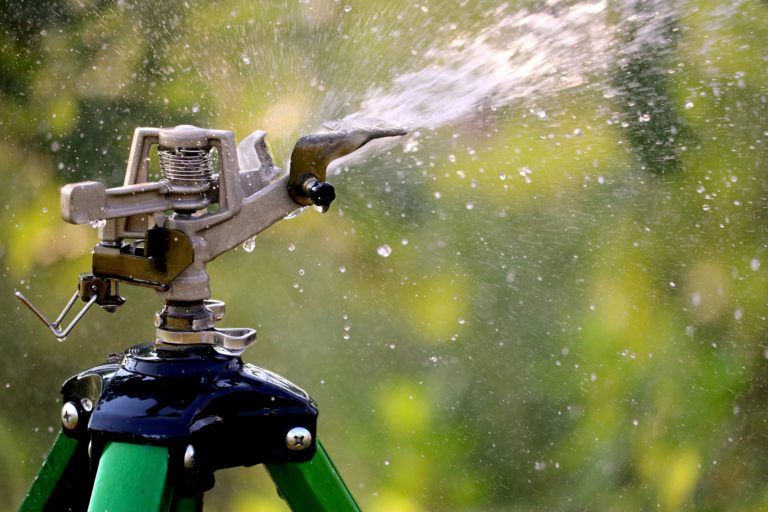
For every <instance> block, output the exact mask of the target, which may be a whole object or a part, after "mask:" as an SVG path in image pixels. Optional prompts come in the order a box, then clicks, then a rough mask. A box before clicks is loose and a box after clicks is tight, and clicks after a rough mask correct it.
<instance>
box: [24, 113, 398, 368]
mask: <svg viewBox="0 0 768 512" xmlns="http://www.w3.org/2000/svg"><path fill="white" fill-rule="evenodd" d="M404 134H405V131H404V130H400V129H364V128H361V129H354V130H349V131H334V132H327V133H320V134H317V135H307V136H305V137H302V138H300V139H299V140H298V142H297V143H296V146H295V147H294V149H293V153H292V155H291V169H290V172H289V173H284V172H283V171H282V170H281V169H280V168H279V167H277V166H276V165H275V164H274V162H273V159H272V156H271V155H270V153H269V149H268V147H267V144H266V142H265V141H264V137H265V135H266V134H265V133H264V132H262V131H257V132H254V133H252V134H251V135H250V136H248V137H246V138H245V139H244V140H243V141H242V142H241V143H240V145H239V146H237V147H236V146H235V137H234V134H233V133H232V132H229V131H222V130H210V129H206V128H198V127H196V126H191V125H181V126H177V127H175V128H162V129H161V128H138V129H136V131H135V132H134V138H133V143H132V146H131V153H130V156H129V158H128V168H127V170H126V176H125V184H124V185H123V186H122V187H116V188H110V189H107V188H106V187H105V186H104V185H103V184H101V183H99V182H96V181H87V182H82V183H74V184H69V185H65V186H64V187H63V188H62V190H61V211H62V216H63V217H64V220H66V221H67V222H71V223H73V224H85V223H99V224H100V225H101V227H100V228H99V239H100V242H99V244H98V245H97V246H96V247H94V249H93V264H92V272H91V273H85V274H81V275H80V279H79V286H78V291H77V292H76V293H75V295H74V296H73V297H72V299H71V300H70V301H69V303H68V304H67V307H66V308H65V309H64V311H63V312H62V314H61V315H59V317H58V318H57V319H56V320H55V321H53V322H51V321H49V320H48V319H47V318H46V317H45V316H44V315H43V314H42V313H41V312H40V311H39V310H38V309H37V308H35V307H34V306H33V305H32V304H31V303H30V302H29V301H28V300H27V299H26V298H25V297H24V296H23V295H22V294H21V293H19V292H17V293H16V296H17V297H18V298H19V299H20V300H21V301H22V302H24V303H25V304H26V305H27V306H28V307H29V308H30V309H31V310H32V311H33V312H34V313H35V314H36V315H37V316H38V317H39V318H40V319H41V320H42V321H43V322H44V323H45V324H46V325H47V326H48V327H49V329H50V330H51V331H52V332H53V333H54V335H56V337H57V338H60V339H63V338H64V337H65V336H66V335H67V334H68V333H69V332H70V330H71V329H72V327H73V326H74V325H75V323H77V321H78V320H80V318H82V316H83V315H84V314H85V311H86V310H87V309H88V308H90V307H91V306H92V305H93V304H97V305H99V306H101V307H102V308H104V309H106V310H107V311H114V310H115V309H117V308H118V307H119V306H121V305H122V304H123V302H124V299H123V298H122V297H120V295H119V290H118V283H121V282H122V283H127V284H131V285H138V286H145V287H149V288H154V289H155V290H156V291H157V292H158V293H159V294H160V295H161V297H162V298H163V299H164V301H165V305H164V307H163V309H162V310H161V311H160V312H158V313H157V315H156V318H155V326H156V328H157V330H156V331H155V332H156V342H157V344H158V345H161V346H165V347H166V348H168V347H170V346H176V347H177V348H179V347H183V346H191V345H212V346H213V347H214V348H215V349H216V350H217V351H219V352H222V353H225V354H232V355H238V354H240V353H242V352H243V351H244V350H245V349H246V348H247V347H248V346H249V345H250V344H251V343H253V341H254V340H255V339H256V331H254V330H253V329H221V328H216V327H215V326H214V323H215V322H218V321H219V320H221V319H222V317H223V316H224V303H223V302H220V301H212V300H210V298H211V291H210V278H209V276H208V273H207V271H206V264H207V263H208V262H209V261H212V260H213V259H215V258H216V257H217V256H219V255H221V254H223V253H225V252H227V251H229V250H232V249H234V248H236V247H238V246H239V245H240V244H242V243H243V242H245V241H246V240H249V239H251V238H253V237H254V236H255V235H257V234H258V233H260V232H261V231H263V230H265V229H267V228H268V227H269V226H271V225H272V224H274V223H275V222H277V221H279V220H281V219H283V218H285V217H286V216H288V215H289V214H291V213H293V212H294V211H295V210H296V209H297V208H298V207H300V206H308V205H316V206H318V207H320V208H321V209H322V210H323V211H325V210H327V209H328V207H329V206H330V204H331V202H332V201H333V200H334V199H335V197H336V192H335V190H334V188H333V186H332V185H331V184H329V183H327V182H326V181H325V179H326V171H327V167H328V165H329V164H330V163H331V162H332V161H333V160H335V159H337V158H341V157H343V156H345V155H348V154H350V153H352V152H353V151H355V150H357V149H358V148H360V147H362V146H363V145H365V144H366V143H367V142H368V141H371V140H373V139H378V138H381V137H392V136H397V135H404ZM152 146H157V153H158V157H159V160H160V169H161V174H162V178H161V179H160V180H158V181H155V182H153V181H150V180H149V154H150V148H151V147H152ZM214 152H216V153H217V156H218V158H214V156H213V153H214ZM217 163H218V165H217ZM216 167H218V168H216ZM78 298H80V300H82V301H83V302H85V303H86V306H85V307H84V308H83V309H82V310H81V312H80V313H78V315H77V316H76V317H75V319H74V320H73V321H72V322H71V323H70V324H69V326H67V327H62V323H63V320H64V317H65V316H66V314H67V312H68V311H69V310H70V309H71V308H72V306H73V305H74V303H75V302H76V301H77V299H78Z"/></svg>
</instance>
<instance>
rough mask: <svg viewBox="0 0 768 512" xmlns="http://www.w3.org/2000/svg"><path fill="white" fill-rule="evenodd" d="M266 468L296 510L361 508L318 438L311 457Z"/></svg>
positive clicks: (353, 511)
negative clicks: (315, 450) (314, 452)
mask: <svg viewBox="0 0 768 512" xmlns="http://www.w3.org/2000/svg"><path fill="white" fill-rule="evenodd" d="M267 471H269V474H270V476H271V477H272V480H273V481H274V482H275V485H276V486H277V489H278V490H279V491H280V494H281V496H282V497H283V498H285V501H287V502H288V505H289V506H290V507H291V510H293V511H295V512H315V511H318V512H359V511H360V507H358V506H357V503H355V499H354V498H353V497H352V494H351V493H350V492H349V489H347V486H346V485H344V481H343V480H342V479H341V476H340V475H339V472H338V471H337V470H336V467H335V466H334V465H333V462H331V459H330V457H328V453H327V452H326V451H325V448H323V445H322V444H320V441H318V442H317V453H316V454H315V456H314V457H313V458H312V460H311V461H309V462H302V463H286V464H267Z"/></svg>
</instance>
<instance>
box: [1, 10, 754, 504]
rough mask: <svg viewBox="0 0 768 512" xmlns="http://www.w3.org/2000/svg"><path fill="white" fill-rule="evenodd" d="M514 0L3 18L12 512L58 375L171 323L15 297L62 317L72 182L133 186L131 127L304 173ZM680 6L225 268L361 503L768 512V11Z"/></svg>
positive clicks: (341, 185)
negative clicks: (449, 47)
mask: <svg viewBox="0 0 768 512" xmlns="http://www.w3.org/2000/svg"><path fill="white" fill-rule="evenodd" d="M519 3H520V4H521V5H520V7H521V8H523V7H526V6H527V7H532V8H544V7H542V6H541V5H539V4H541V2H539V3H537V2H519ZM609 4H610V5H611V6H614V5H616V4H620V5H624V6H626V5H635V6H637V9H639V10H640V11H642V10H643V9H648V8H652V7H653V6H654V5H657V3H654V2H649V1H643V0H638V1H634V0H633V1H632V2H630V1H627V2H615V3H611V2H609ZM182 5H183V6H182ZM494 5H495V2H490V1H482V0H477V1H476V2H463V3H462V6H461V8H456V6H455V5H454V3H453V2H449V1H447V0H445V1H439V0H432V1H430V2H426V1H422V2H420V3H417V4H413V3H412V2H406V1H404V0H391V1H388V2H375V1H372V0H359V1H352V0H350V1H342V2H336V1H333V0H322V1H321V0H312V1H309V0H306V1H301V2H293V1H291V2H288V1H268V2H246V1H238V2H202V1H201V2H196V1H192V0H188V1H187V2H184V3H183V4H179V3H172V2H169V3H167V5H163V4H162V3H158V2H149V1H143V2H126V1H118V2H117V3H109V2H98V1H95V2H87V1H85V0H70V1H46V2H21V1H11V2H8V1H3V2H0V155H2V158H0V176H2V181H3V186H2V187H0V205H2V212H3V215H2V218H1V219H0V260H2V271H3V279H2V280H0V304H2V306H3V309H4V310H5V311H6V315H5V321H4V324H3V328H2V330H1V332H0V355H1V356H2V357H1V358H0V397H2V399H0V446H2V450H0V474H3V475H4V478H3V479H0V508H2V509H4V510H5V509H11V508H13V507H16V506H17V504H18V503H19V502H20V501H21V499H22V497H23V495H24V492H25V489H26V487H27V486H28V484H29V482H31V480H32V478H33V476H34V474H35V472H36V470H37V469H38V467H39V465H40V463H41V461H42V459H43V457H44V456H45V453H46V451H47V449H48V447H49V445H50V443H51V441H52V440H53V437H54V434H55V430H57V429H58V423H57V422H58V419H57V418H58V412H59V404H58V401H59V395H58V386H59V385H60V383H61V382H62V381H63V380H64V379H65V378H67V377H68V376H69V375H71V374H73V373H75V372H77V371H79V370H81V369H85V368H88V367H90V366H92V365H94V364H97V363H99V362H101V361H102V360H103V359H104V357H105V356H106V355H107V354H108V353H110V352H115V351H119V350H122V349H124V348H125V347H127V346H129V345H132V344H134V343H138V342H143V341H146V340H148V339H151V336H152V334H153V327H152V314H153V312H154V311H155V310H156V309H157V308H158V307H159V300H157V299H154V300H150V299H149V298H150V297H152V293H151V292H150V291H148V290H144V289H127V290H125V291H126V295H127V297H128V303H127V305H126V306H125V307H124V308H122V310H121V311H120V312H119V313H117V314H116V315H114V316H110V315H108V314H107V313H104V312H102V311H97V312H95V313H92V314H90V315H89V317H87V318H86V320H85V321H84V322H83V324H82V325H81V326H79V327H78V328H77V330H76V331H75V332H74V333H73V334H72V335H71V336H70V339H69V340H68V341H67V342H66V343H63V344H58V343H56V342H55V341H54V340H53V338H52V337H51V336H50V334H49V333H47V332H46V331H45V330H44V328H43V327H42V326H41V325H40V324H39V323H38V322H37V320H36V319H34V318H33V317H32V315H30V314H29V312H27V311H25V310H22V309H20V308H19V306H18V304H17V303H16V302H15V301H14V299H13V297H12V292H13V290H14V289H22V290H24V292H25V293H27V294H28V295H29V296H30V298H31V299H32V300H33V301H34V302H36V303H37V304H38V305H39V306H40V307H42V309H43V310H44V311H46V312H53V311H55V310H56V309H57V308H59V307H61V306H62V305H63V303H64V302H65V299H66V298H67V297H68V296H69V294H70V293H71V292H72V289H73V288H74V286H75V283H76V276H77V273H78V272H80V271H85V270H87V269H88V265H89V251H90V249H91V247H92V245H93V244H94V243H95V241H96V236H95V232H93V231H92V230H91V229H90V228H88V227H87V226H86V227H83V226H70V225H66V224H64V223H63V222H62V221H61V220H60V218H59V214H58V187H60V186H61V185H62V184H64V183H67V182H71V181H76V180H83V179H97V180H101V181H104V182H106V183H108V184H110V185H113V186H114V185H116V184H119V183H120V182H121V180H122V175H123V172H124V165H125V161H126V158H127V155H128V146H129V142H130V138H131V133H132V130H133V128H135V127H137V126H151V125H173V124H178V123H194V124H197V125H203V126H211V127H215V128H222V129H233V130H235V132H236V135H237V136H238V138H242V137H244V136H246V135H247V134H248V133H250V132H251V131H253V130H255V129H259V128H261V129H264V130H266V131H267V132H268V133H269V140H270V142H271V144H272V147H273V150H274V152H275V155H276V159H277V161H278V162H279V163H284V161H285V158H286V156H287V155H288V154H289V151H290V148H291V147H292V144H293V142H294V141H295V139H296V138H297V136H299V135H300V134H304V133H308V132H310V131H312V130H317V129H318V128H319V127H320V125H321V124H322V123H323V122H324V121H328V120H332V119H338V118H341V117H343V116H344V115H347V114H351V113H353V112H355V110H356V108H357V107H358V105H359V100H360V98H361V97H362V95H363V94H364V93H365V91H367V90H369V89H371V88H372V87H377V86H378V87H386V84H388V83H389V82H390V81H391V80H392V78H393V77H394V76H396V75H397V74H398V73H399V72H401V71H402V70H405V69H418V66H419V63H420V58H421V57H420V56H421V55H422V54H423V52H424V50H425V49H426V48H428V47H429V46H430V45H431V44H439V43H440V41H441V39H440V38H441V37H447V36H445V35H443V34H442V32H441V30H440V29H441V27H445V26H449V25H451V24H455V25H456V26H458V27H461V28H464V27H466V30H467V31H468V33H470V34H471V33H472V30H477V29H478V27H482V26H484V24H486V23H489V22H490V21H489V16H488V12H489V9H492V8H494ZM672 5H675V6H676V7H675V9H674V10H673V11H672V12H673V13H674V16H673V17H672V19H670V20H669V21H668V24H667V25H666V26H667V28H668V31H667V32H666V33H665V34H664V37H661V38H659V39H658V40H657V44H655V45H647V46H644V47H641V48H639V49H637V48H636V49H635V50H634V51H633V53H631V54H627V55H625V56H624V57H623V58H622V59H620V60H619V61H618V63H617V64H616V65H615V66H614V67H613V68H612V69H608V70H604V71H601V72H600V74H598V75H596V76H595V77H593V82H591V83H590V84H587V85H588V86H585V87H581V88H576V89H572V90H564V91H562V92H561V93H559V94H557V95H550V96H545V97H540V98H535V99H531V102H530V103H528V102H525V101H524V102H521V104H517V105H507V106H505V107H500V108H495V107H494V108H493V109H490V108H488V109H480V110H479V111H478V112H477V113H476V115H474V116H472V117H471V118H469V119H463V120H462V121H461V122H460V123H456V124H455V125H453V126H444V127H442V128H439V129H436V130H421V131H420V134H419V135H420V138H419V149H418V151H410V150H409V151H406V149H404V148H405V146H403V147H400V146H396V147H390V148H388V149H386V148H385V149H384V150H383V152H382V153H380V154H378V155H376V156H373V157H372V158H370V159H369V160H368V161H367V162H364V163H355V164H354V165H353V164H350V167H351V168H350V169H346V168H341V169H339V172H338V173H337V174H336V175H334V176H332V180H333V182H334V184H335V185H336V186H337V192H338V197H339V199H338V201H337V204H336V205H335V207H334V209H332V211H331V213H329V214H328V215H325V216H320V215H317V214H315V213H313V212H307V213H305V214H304V215H302V216H300V217H299V218H297V219H295V220H292V221H286V222H282V223H280V224H279V225H277V226H275V227H274V228H272V229H271V230H269V231H267V232H265V233H263V234H262V235H261V236H260V237H259V238H258V241H257V247H256V250H255V251H254V252H253V253H251V254H246V253H244V252H243V251H236V252H234V253H232V254H228V255H226V256H223V257H222V258H221V260H222V261H218V262H214V263H213V264H211V265H210V267H209V269H210V272H211V275H212V282H213V291H214V296H215V297H216V298H219V299H223V300H225V301H226V302H227V303H228V306H229V307H228V317H227V319H226V323H227V324H228V325H230V326H254V327H256V328H258V329H259V331H260V341H259V344H258V345H257V346H256V347H254V348H251V349H250V351H249V352H248V353H247V354H246V357H245V358H246V359H247V360H249V361H252V362H255V363H257V364H259V365H262V366H265V367H268V368H270V369H272V370H274V371H277V372H279V373H281V374H283V375H285V376H286V377H288V378H289V379H291V380H293V381H294V382H296V383H297V384H298V385H300V386H302V387H304V388H306V389H307V390H308V391H309V392H310V393H311V394H312V395H313V397H314V398H315V399H316V400H317V401H318V403H319V405H320V407H321V420H320V432H321V435H322V436H323V438H324V439H325V444H326V446H327V447H328V449H329V450H330V452H331V454H332V455H333V456H334V459H335V462H336V464H337V466H338V467H339V469H340V470H341V472H342V474H343V475H344V476H345V478H346V480H347V482H348V484H349V486H350V488H351V489H352V491H353V493H354V494H355V495H356V497H357V498H358V500H359V502H360V503H361V505H362V506H363V508H364V509H366V510H371V511H374V512H375V511H404V512H410V511H420V510H446V511H447V510H541V509H550V510H616V511H619V510H648V509H661V510H703V511H706V510H733V511H739V510H762V509H765V507H766V505H765V503H766V502H768V478H767V477H766V475H768V443H766V439H765V434H764V430H765V425H766V421H768V411H767V410H766V407H764V406H766V405H768V398H767V397H766V389H765V388H766V385H768V362H767V361H766V359H768V348H766V345H765V339H766V335H767V334H768V324H767V322H766V318H767V317H768V307H766V305H765V301H764V300H763V299H764V297H765V295H766V293H765V292H766V291H767V289H768V277H767V276H766V267H768V263H766V261H768V254H767V252H768V246H767V245H766V242H768V232H767V228H766V226H767V225H768V224H767V223H766V221H767V220H768V219H767V217H768V216H767V215H766V211H768V210H767V209H766V206H768V204H766V191H767V190H768V178H767V177H766V176H767V175H766V173H765V168H766V162H767V161H768V150H767V147H768V111H767V110H768V107H767V105H768V66H766V62H767V61H768V4H766V3H765V2H760V1H757V0H751V1H750V0H739V1H735V2H717V1H714V0H685V1H680V2H674V3H672ZM611 8H613V7H611ZM641 29H642V27H638V28H637V30H641ZM630 32H631V31H630ZM632 37H633V33H628V34H626V38H627V40H628V41H629V40H631V39H632ZM573 57H574V58H575V59H578V58H583V59H587V58H588V57H589V56H586V55H583V54H582V53H580V52H579V49H578V48H574V56H573ZM606 84H608V85H606ZM606 91H611V93H610V94H607V93H606ZM534 107H535V108H534ZM446 108H451V107H450V105H446ZM538 110H542V111H546V116H539V115H536V111H538ZM384 244H387V245H389V246H390V247H391V248H392V252H391V256H389V257H386V258H384V257H381V256H379V255H378V253H377V248H379V247H380V246H382V245H384ZM232 269H238V271H239V272H232ZM297 312H298V315H297ZM248 441H249V440H248V439H244V440H243V442H244V443H246V442H248ZM217 479H218V485H217V487H216V489H215V490H214V491H213V492H211V493H210V495H209V496H207V498H206V499H207V505H208V508H209V509H211V510H243V511H250V510H285V506H284V505H283V504H282V503H281V501H280V500H279V499H278V498H277V496H276V495H275V493H274V490H273V489H272V488H271V484H270V483H269V481H268V480H267V479H266V478H265V477H264V475H263V474H262V470H261V469H259V468H250V469H238V470H228V471H224V472H221V473H220V474H219V475H217Z"/></svg>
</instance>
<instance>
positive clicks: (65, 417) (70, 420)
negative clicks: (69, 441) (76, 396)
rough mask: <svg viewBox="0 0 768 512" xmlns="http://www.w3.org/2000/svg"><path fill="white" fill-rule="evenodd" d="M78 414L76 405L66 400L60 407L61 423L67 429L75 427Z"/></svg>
mask: <svg viewBox="0 0 768 512" xmlns="http://www.w3.org/2000/svg"><path fill="white" fill-rule="evenodd" d="M78 418H79V414H78V412H77V407H76V406H75V404H73V403H72V402H67V403H65V404H64V407H62V408H61V423H62V425H64V428H66V429H67V430H74V429H75V428H76V427H77V420H78Z"/></svg>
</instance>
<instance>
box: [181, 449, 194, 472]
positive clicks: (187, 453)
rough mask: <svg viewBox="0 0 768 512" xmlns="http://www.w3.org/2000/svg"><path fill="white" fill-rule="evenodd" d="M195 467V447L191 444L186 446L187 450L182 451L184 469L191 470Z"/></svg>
mask: <svg viewBox="0 0 768 512" xmlns="http://www.w3.org/2000/svg"><path fill="white" fill-rule="evenodd" d="M194 466H195V447H194V446H192V445H191V444H188V445H187V449H186V450H184V467H185V468H187V469H192V468H193V467H194Z"/></svg>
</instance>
